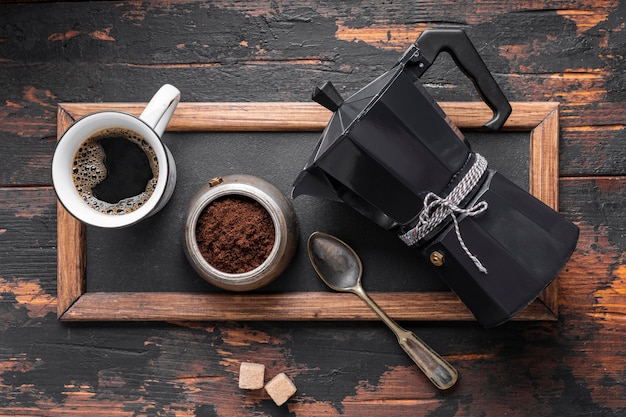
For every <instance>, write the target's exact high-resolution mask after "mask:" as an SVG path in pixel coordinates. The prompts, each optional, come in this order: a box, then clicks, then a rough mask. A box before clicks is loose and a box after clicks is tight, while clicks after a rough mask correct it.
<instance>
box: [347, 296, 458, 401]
mask: <svg viewBox="0 0 626 417" xmlns="http://www.w3.org/2000/svg"><path fill="white" fill-rule="evenodd" d="M353 292H354V293H355V294H356V295H358V296H359V297H360V298H361V299H362V300H363V301H365V303H366V304H367V305H368V306H369V307H370V308H371V309H372V310H374V312H375V313H376V314H378V316H379V317H380V318H381V319H382V320H383V322H384V323H385V324H386V325H387V326H388V327H389V328H390V329H391V330H392V331H393V332H394V333H395V335H396V337H397V338H398V344H400V346H401V347H402V349H404V351H405V352H406V353H407V355H409V356H410V357H411V359H413V362H415V364H416V365H417V366H418V367H419V368H420V369H421V370H422V372H423V373H424V375H426V376H427V377H428V379H430V381H431V382H432V383H433V384H434V385H435V386H436V387H437V388H439V389H441V390H445V389H448V388H450V387H452V386H453V385H454V384H455V383H456V381H457V379H458V378H459V374H458V372H457V371H456V369H454V367H453V366H452V365H450V364H449V363H448V362H447V361H446V360H445V359H444V358H442V357H441V356H439V354H438V353H437V352H435V351H434V350H433V349H432V348H431V347H430V346H428V345H427V344H426V343H424V342H423V341H422V340H421V339H420V338H419V337H417V336H416V335H415V334H414V333H413V332H410V331H408V330H406V329H404V328H402V327H401V326H399V325H398V324H397V323H396V322H395V321H393V319H392V318H391V317H389V316H388V315H387V313H385V312H384V311H383V310H382V309H381V308H380V307H379V306H378V304H376V303H375V302H374V300H372V299H371V298H370V297H369V295H367V293H366V292H365V291H364V290H363V288H362V287H361V286H357V287H355V288H353Z"/></svg>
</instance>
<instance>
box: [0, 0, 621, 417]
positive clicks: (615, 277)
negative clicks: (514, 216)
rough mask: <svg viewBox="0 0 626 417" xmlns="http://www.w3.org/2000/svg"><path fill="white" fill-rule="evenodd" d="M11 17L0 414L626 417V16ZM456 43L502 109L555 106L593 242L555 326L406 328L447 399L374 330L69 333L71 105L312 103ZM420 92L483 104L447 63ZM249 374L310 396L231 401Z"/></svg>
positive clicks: (155, 6)
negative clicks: (163, 99)
mask: <svg viewBox="0 0 626 417" xmlns="http://www.w3.org/2000/svg"><path fill="white" fill-rule="evenodd" d="M2 3H3V4H2V5H0V15H1V17H0V84H1V85H2V93H0V97H1V99H2V100H1V104H0V132H1V135H0V140H1V142H2V148H3V149H2V151H1V152H0V319H1V320H0V328H1V329H2V330H1V333H0V414H3V415H5V414H8V415H11V414H17V415H45V416H56V415H76V416H83V415H90V416H100V415H101V416H107V417H108V416H131V415H138V416H140V415H155V416H157V415H158V416H165V415H180V416H191V415H196V416H235V415H242V416H244V415H245V416H249V415H255V416H265V415H268V416H269V415H271V416H276V415H299V416H305V415H310V416H319V415H326V416H335V415H350V416H366V415H367V416H379V415H388V416H416V415H429V416H479V415H489V416H501V415H508V416H529V415H546V416H547V415H553V416H583V415H585V416H588V415H593V416H608V415H623V414H624V413H626V392H625V391H626V365H625V361H624V357H625V356H626V355H625V353H626V348H625V345H624V334H625V332H626V321H625V320H624V317H625V315H626V265H625V257H624V248H625V247H626V216H625V214H624V213H625V210H624V207H625V206H626V177H625V175H626V172H625V171H626V129H624V124H625V121H626V117H625V113H626V106H625V105H624V100H625V98H626V89H625V86H624V81H625V68H626V65H625V64H624V62H625V61H624V53H625V49H624V45H626V30H625V28H624V25H625V21H624V19H625V16H626V4H625V3H624V2H620V1H600V0H589V1H583V0H581V1H573V2H572V1H569V0H568V1H555V2H549V3H546V4H543V3H542V2H531V1H519V2H490V1H475V2H472V1H466V2H454V1H444V2H440V3H432V2H422V1H411V2H409V1H406V2H380V3H379V2H375V1H360V2H345V3H335V2H328V3H317V2H303V3H302V4H300V5H295V4H293V3H292V2H288V1H274V2H250V3H247V2H230V1H214V2H206V1H193V0H187V1H180V2H158V1H144V2H135V1H133V2H128V1H115V2H113V1H103V2H69V3H48V2H34V1H24V2H22V3H19V2H16V3H13V2H2ZM444 26H445V27H460V28H464V29H465V30H466V31H467V33H468V34H469V36H470V38H471V39H472V41H473V42H474V44H475V45H476V47H477V49H478V50H479V51H480V53H481V55H482V57H483V58H484V59H485V61H486V63H487V65H488V67H489V68H490V69H491V71H492V72H493V73H494V75H495V78H496V79H497V81H498V82H499V83H500V85H501V86H502V88H503V90H504V91H505V93H506V95H507V97H508V98H509V100H511V101H515V102H550V103H560V113H559V117H558V122H559V124H560V139H559V144H560V152H559V181H558V184H559V187H560V191H559V209H560V211H561V212H562V213H563V214H564V215H565V216H566V217H568V218H569V219H571V220H572V221H573V222H574V223H576V225H577V226H579V228H580V231H581V235H580V241H579V243H578V247H577V249H576V251H575V253H574V255H573V257H572V259H571V261H570V262H569V263H568V265H567V267H566V269H565V271H564V272H563V274H562V277H561V278H562V279H560V281H559V293H558V298H557V299H558V320H556V321H554V320H552V321H550V320H547V321H545V320H539V321H537V320H532V321H513V322H509V323H507V324H505V325H502V326H500V327H497V328H494V329H488V330H487V329H483V328H482V327H481V326H479V325H478V324H476V323H474V322H471V321H449V320H435V321H421V320H420V321H406V322H403V324H404V325H405V326H406V327H408V328H409V329H410V330H412V331H414V332H415V333H417V334H418V335H420V336H422V337H423V339H425V341H426V342H427V343H429V344H430V345H431V346H432V347H433V348H434V349H435V350H437V351H438V352H440V353H441V354H442V355H443V356H444V357H445V358H446V359H447V360H448V361H449V362H451V363H452V364H453V365H454V366H455V367H456V368H457V369H458V370H459V372H460V374H461V379H460V381H459V382H458V384H457V385H456V386H455V387H454V388H453V389H452V390H450V391H447V392H444V393H442V392H439V391H437V390H436V389H435V388H434V387H433V386H432V385H431V384H430V383H429V382H428V381H427V380H426V379H425V378H424V377H423V375H421V374H420V373H419V372H417V371H416V368H415V367H414V365H412V363H411V362H410V360H409V359H408V357H406V355H405V354H404V353H403V352H402V350H401V349H400V348H399V347H398V345H397V344H396V343H395V340H394V339H393V337H392V335H391V334H390V333H389V331H388V330H387V329H386V328H385V327H384V326H383V325H382V324H381V323H379V322H376V321H370V320H356V321H349V320H344V321H310V320H303V321H235V320H231V321H223V320H215V321H184V320H182V319H181V320H175V321H159V320H157V321H137V320H135V321H130V322H125V321H114V322H111V321H103V320H93V321H87V322H81V323H68V322H65V321H61V320H59V319H58V318H57V302H58V293H57V211H56V210H57V206H56V198H55V194H54V191H53V189H52V186H51V175H50V161H51V156H52V153H53V150H54V146H55V141H56V138H57V109H58V104H59V103H79V104H80V103H110V102H131V103H132V102H143V101H146V100H147V99H148V98H149V97H150V96H151V95H152V94H153V93H154V92H155V91H156V89H157V88H158V87H159V86H160V85H162V84H163V83H171V84H174V85H176V86H177V87H178V88H179V89H180V90H181V92H182V97H183V98H182V100H183V102H185V103H196V102H264V101H267V102H309V100H310V92H311V90H312V87H313V86H314V85H316V84H318V83H320V82H322V81H326V80H330V81H332V82H333V83H334V84H335V85H336V86H338V87H339V89H340V90H341V91H342V92H343V93H345V94H348V93H351V92H355V91H356V90H357V89H358V88H360V87H362V86H364V85H365V84H367V83H368V82H369V81H371V80H372V79H373V78H375V77H376V76H377V75H379V74H381V73H382V72H384V71H386V70H387V69H388V68H389V67H390V65H392V64H393V63H394V62H395V60H396V59H397V58H398V56H399V54H400V53H401V52H402V51H404V49H405V48H406V47H407V46H408V45H409V44H410V42H412V41H414V40H415V39H416V38H417V37H418V36H419V34H420V33H421V31H422V30H424V29H425V28H432V27H444ZM424 84H425V86H426V87H427V89H428V90H429V92H430V93H431V94H432V95H433V96H434V97H435V98H436V99H437V100H440V101H448V102H451V101H473V102H475V101H478V100H479V99H478V96H477V95H476V93H475V92H474V90H473V87H472V85H471V83H470V82H469V81H467V79H466V78H464V77H463V75H462V74H461V73H460V71H458V70H457V69H456V68H454V66H453V64H452V61H451V60H450V59H449V58H448V57H442V58H441V59H440V61H438V62H437V63H436V65H434V66H433V68H431V70H430V71H429V72H428V73H427V74H426V75H425V77H424ZM79 107H80V106H79ZM143 261H144V262H149V260H143ZM564 277H565V278H564ZM66 301H67V300H64V302H66ZM96 307H97V306H96ZM109 313H110V312H109ZM241 361H254V362H260V363H263V364H265V365H266V368H267V374H268V376H273V375H275V374H277V373H279V372H285V373H286V374H287V375H289V376H290V377H291V378H292V379H293V380H294V382H295V384H296V385H297V387H298V392H297V393H296V395H295V396H294V397H292V398H291V399H290V400H289V401H288V402H287V404H286V405H284V406H282V407H277V406H275V405H274V404H273V402H272V401H271V400H270V399H269V397H268V396H267V394H265V393H264V392H263V391H254V392H246V391H242V390H240V389H239V388H238V387H237V376H238V370H239V364H240V362H241Z"/></svg>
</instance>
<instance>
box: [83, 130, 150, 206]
mask: <svg viewBox="0 0 626 417" xmlns="http://www.w3.org/2000/svg"><path fill="white" fill-rule="evenodd" d="M110 137H121V138H124V139H126V140H129V141H131V142H133V143H134V144H136V145H137V146H139V148H140V149H141V150H142V151H143V152H144V153H145V154H146V156H147V157H148V161H149V163H150V168H151V170H152V178H151V179H150V181H148V184H147V185H146V189H145V191H143V192H142V193H140V194H138V195H136V196H133V197H129V198H125V199H123V200H120V201H118V202H117V203H109V202H106V201H102V200H100V199H98V198H96V197H95V196H94V195H93V191H92V190H93V188H94V187H95V186H96V185H98V184H100V183H101V182H102V181H103V180H104V179H106V177H107V168H106V164H105V152H104V149H103V148H102V146H101V145H100V140H102V139H105V138H110ZM72 178H73V180H74V187H75V188H76V191H77V192H78V194H79V195H80V196H81V198H82V199H83V200H84V201H85V202H86V203H87V204H88V205H89V206H90V207H91V208H93V209H95V210H97V211H99V212H101V213H105V214H110V215H122V214H128V213H131V212H133V211H135V210H137V209H139V208H140V207H141V206H143V205H144V204H145V202H146V201H148V200H149V199H150V197H151V196H152V194H153V193H154V190H155V189H156V184H157V180H158V178H159V167H158V163H157V155H156V152H155V151H154V149H153V148H152V146H150V144H149V143H148V142H147V141H146V140H145V139H144V138H143V137H141V136H140V135H139V134H137V133H135V132H133V131H131V130H128V129H125V128H107V129H102V130H100V131H97V132H96V133H94V134H92V135H91V136H90V137H89V138H87V139H86V140H85V141H84V142H83V143H82V144H81V145H80V147H79V148H78V150H77V151H76V153H75V154H74V161H73V163H72Z"/></svg>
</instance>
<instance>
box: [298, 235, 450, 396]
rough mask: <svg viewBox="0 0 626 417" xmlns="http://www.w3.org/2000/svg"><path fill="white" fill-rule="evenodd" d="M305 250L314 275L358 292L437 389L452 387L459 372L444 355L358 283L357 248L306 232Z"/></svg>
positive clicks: (360, 266) (336, 287)
mask: <svg viewBox="0 0 626 417" xmlns="http://www.w3.org/2000/svg"><path fill="white" fill-rule="evenodd" d="M308 252H309V259H310V260H311V264H312V265H313V268H314V269H315V272H317V275H319V277H320V278H321V279H322V281H324V283H325V284H326V285H328V287H330V288H331V289H333V290H335V291H339V292H350V293H353V294H356V295H358V296H359V297H360V298H361V299H362V300H363V301H364V302H365V303H366V304H367V305H368V306H369V307H370V308H371V309H372V310H373V311H374V312H375V313H376V314H378V316H379V317H380V318H381V319H382V321H383V322H384V323H385V324H386V325H387V326H388V327H389V328H390V329H391V330H392V331H393V332H394V333H395V335H396V338H397V339H398V344H399V345H400V346H401V347H402V348H403V349H404V351H405V352H406V353H407V354H408V355H409V356H410V357H411V359H413V361H414V362H415V364H416V365H417V366H418V367H419V368H420V369H421V370H422V372H424V374H425V375H426V376H427V377H428V379H430V381H431V382H432V383H433V384H434V385H435V386H436V387H437V388H439V389H442V390H443V389H448V388H450V387H452V386H453V385H454V384H455V383H456V381H457V379H458V373H457V371H456V369H454V368H453V367H452V365H450V364H449V363H448V362H447V361H446V360H445V359H443V358H442V357H441V356H439V354H437V352H435V351H434V350H432V349H431V348H430V347H429V346H428V345H426V344H425V343H424V342H423V341H422V340H421V339H419V338H418V337H417V336H416V335H415V334H414V333H412V332H410V331H408V330H406V329H404V328H402V327H400V326H399V325H398V324H397V323H396V322H395V321H393V320H392V319H391V318H390V317H389V316H388V315H387V314H386V313H385V312H384V311H383V310H382V309H381V308H380V307H379V306H378V305H377V304H376V303H375V302H374V300H372V299H371V298H370V297H369V296H368V295H367V293H366V292H365V290H364V289H363V286H362V285H361V276H362V274H363V264H362V263H361V259H360V258H359V256H358V255H357V254H356V252H355V251H354V250H353V249H352V248H351V247H350V246H348V245H347V244H346V243H345V242H343V241H342V240H340V239H338V238H336V237H335V236H332V235H329V234H327V233H323V232H314V233H313V234H311V236H309V241H308Z"/></svg>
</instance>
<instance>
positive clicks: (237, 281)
mask: <svg viewBox="0 0 626 417" xmlns="http://www.w3.org/2000/svg"><path fill="white" fill-rule="evenodd" d="M228 196H232V197H237V196H238V197H247V198H249V199H252V200H254V201H256V202H258V203H259V204H260V205H261V206H262V207H263V208H264V209H265V210H266V211H267V212H268V214H269V215H270V217H271V219H272V222H273V223H274V231H275V241H274V246H273V247H272V249H271V252H270V254H269V255H268V256H267V258H266V259H265V260H264V261H263V262H262V263H261V264H260V265H259V266H258V267H256V268H254V269H252V270H250V271H247V272H243V273H228V272H224V271H221V270H219V269H217V268H215V267H214V266H213V265H211V264H210V263H209V262H208V261H207V260H206V259H205V258H204V256H203V255H202V253H201V251H200V248H199V246H198V242H197V239H196V226H197V223H198V219H199V218H200V215H201V214H202V212H203V211H204V209H205V208H206V207H207V206H208V205H209V204H211V203H212V202H213V201H215V200H217V199H219V198H222V197H228ZM184 234H185V236H184V237H185V244H184V249H185V255H186V256H187V259H188V260H189V263H190V264H191V266H192V267H193V268H194V270H195V271H196V272H197V273H198V274H199V275H200V276H201V277H202V278H204V279H205V280H206V281H208V282H209V283H211V284H213V285H215V286H217V287H220V288H222V289H226V290H230V291H248V290H254V289H257V288H260V287H262V286H264V285H267V284H269V283H270V282H272V281H273V280H274V279H276V278H277V277H278V276H279V275H280V274H281V273H282V272H283V271H284V270H285V269H286V268H287V266H288V265H289V264H290V262H291V260H292V259H293V256H294V254H295V252H296V248H297V245H298V236H299V230H298V222H297V218H296V215H295V212H294V210H293V206H292V205H291V203H290V202H289V200H288V199H287V198H286V197H285V196H284V195H283V194H282V193H281V192H280V190H278V188H276V187H275V186H274V185H272V184H270V183H269V182H267V181H265V180H263V179H261V178H258V177H255V176H252V175H244V174H239V175H227V176H224V177H217V178H214V179H212V180H211V181H209V183H208V184H207V185H205V186H204V187H203V188H202V189H201V190H200V191H199V192H198V193H197V194H196V195H195V196H194V197H193V199H192V200H191V202H190V204H189V207H188V209H187V213H186V218H185V231H184Z"/></svg>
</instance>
